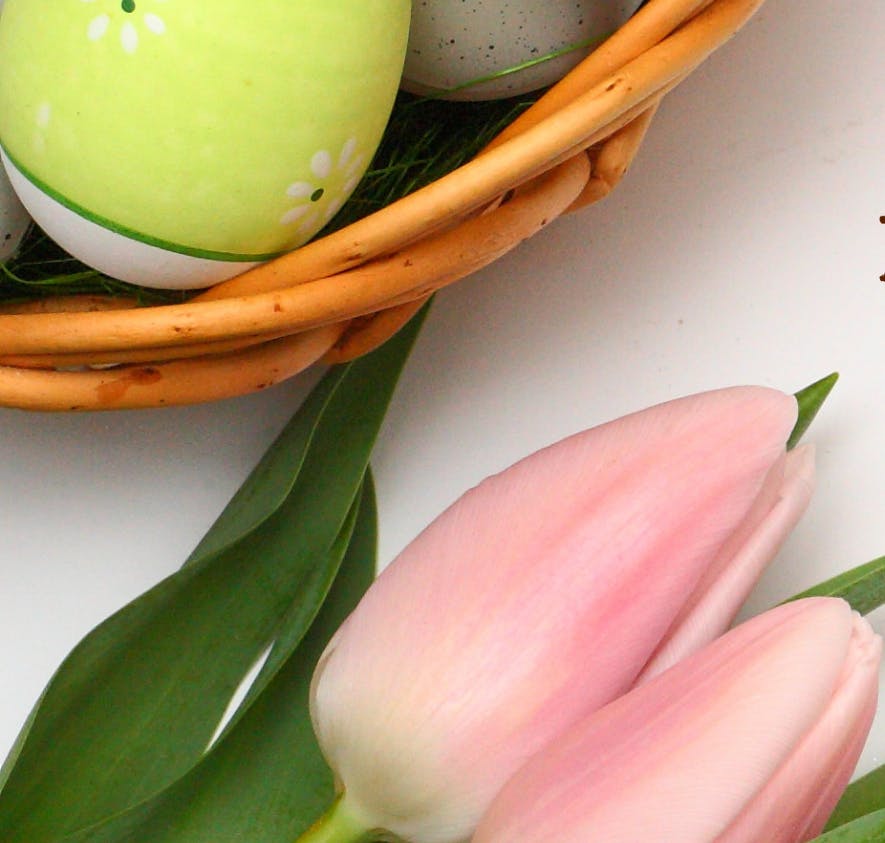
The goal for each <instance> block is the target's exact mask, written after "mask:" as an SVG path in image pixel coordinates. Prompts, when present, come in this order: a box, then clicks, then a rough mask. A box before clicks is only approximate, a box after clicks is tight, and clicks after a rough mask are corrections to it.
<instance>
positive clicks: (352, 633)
mask: <svg viewBox="0 0 885 843" xmlns="http://www.w3.org/2000/svg"><path fill="white" fill-rule="evenodd" d="M796 412H797V410H796V401H795V399H794V398H792V397H791V396H787V395H784V394H783V393H780V392H776V391H774V390H769V389H764V388H761V387H741V388H734V389H726V390H720V391H716V392H709V393H704V394H701V395H697V396H693V397H689V398H684V399H680V400H677V401H672V402H669V403H667V404H662V405H660V406H657V407H653V408H651V409H649V410H645V411H643V412H639V413H635V414H633V415H630V416H627V417H625V418H622V419H619V420H617V421H615V422H612V423H609V424H606V425H603V426H601V427H598V428H595V429H593V430H590V431H587V432H585V433H581V434H578V435H576V436H573V437H571V438H569V439H566V440H564V441H562V442H560V443H558V444H556V445H553V446H551V447H549V448H547V449H545V450H543V451H541V452H539V453H537V454H535V455H533V456H531V457H528V458H527V459H525V460H523V461H521V462H520V463H518V464H516V465H515V466H513V467H512V468H510V469H508V470H507V471H504V472H503V473H501V474H499V475H497V476H495V477H492V478H490V479H488V480H486V481H485V482H483V483H482V484H480V485H479V486H478V487H477V488H475V489H473V490H472V491H470V492H468V493H467V494H466V495H464V496H463V497H462V498H461V499H460V500H459V501H457V502H456V503H455V504H454V505H453V506H452V507H450V508H449V509H448V510H447V511H446V512H445V513H444V514H443V515H442V516H440V517H439V518H438V519H437V520H436V521H434V522H433V523H432V524H431V525H430V526H429V527H428V528H427V529H426V530H425V531H424V532H423V533H422V534H421V535H420V536H419V537H418V538H417V539H416V540H415V541H414V542H413V543H412V544H411V545H409V547H407V548H406V549H405V551H404V552H403V553H402V554H401V555H400V556H399V557H398V558H397V559H396V560H395V561H394V562H393V563H392V564H391V565H390V566H389V567H388V568H387V569H386V570H385V571H384V572H383V573H382V574H381V576H380V577H379V579H378V580H377V581H376V582H375V584H374V585H373V586H372V587H371V588H370V589H369V591H368V593H367V594H366V596H365V598H364V599H363V600H362V601H361V603H360V605H359V606H358V608H357V609H356V611H355V612H354V613H353V614H352V615H351V616H350V617H349V618H348V620H347V621H346V622H345V623H344V624H343V626H342V627H341V629H340V630H339V631H338V633H337V634H336V635H335V637H334V638H333V640H332V642H331V643H330V645H329V647H328V649H327V651H326V653H325V654H324V656H323V658H322V659H321V661H320V664H319V665H318V668H317V671H316V674H315V677H314V684H313V689H312V700H311V704H312V713H313V718H314V725H315V729H316V733H317V736H318V738H319V742H320V745H321V747H322V749H323V752H324V754H325V755H326V758H327V760H328V761H329V764H330V765H331V767H332V769H333V770H334V771H335V774H336V776H337V778H338V781H339V785H340V787H341V790H342V794H343V795H342V798H341V801H340V802H339V805H338V807H337V809H336V810H337V811H338V813H339V818H340V817H341V816H345V817H346V818H347V822H348V823H351V824H353V825H355V826H361V827H364V828H380V829H384V830H386V831H387V832H390V833H392V834H394V835H396V836H398V837H400V838H402V839H404V840H407V841H414V842H415V843H451V841H461V840H465V839H467V838H469V836H470V834H471V833H472V831H473V829H474V827H475V824H476V822H477V821H478V819H479V817H480V815H481V814H482V812H483V811H484V810H485V808H486V807H487V806H488V804H489V803H490V801H491V799H492V798H493V797H494V795H495V794H496V793H497V791H498V790H499V789H500V787H501V786H502V785H503V783H504V782H505V781H506V780H507V779H508V778H509V777H510V776H511V775H512V774H513V773H514V772H515V771H516V770H517V769H518V768H519V767H520V766H521V765H522V763H523V762H524V761H525V760H526V759H527V758H528V757H529V756H531V755H533V754H534V753H536V752H537V751H538V750H540V749H542V748H543V747H544V746H545V745H546V744H548V743H549V742H550V741H551V740H552V739H553V738H555V737H556V736H557V735H558V734H559V733H560V732H562V731H563V730H564V729H566V728H568V727H569V726H571V725H572V724H573V723H575V722H576V721H578V720H580V719H581V718H583V717H586V716H587V715H588V714H589V713H590V712H593V711H595V710H596V709H598V708H600V707H601V706H603V705H605V704H606V703H608V702H610V701H611V700H613V699H615V698H616V697H618V696H620V695H621V694H623V693H624V692H626V691H627V690H628V689H629V688H630V687H631V686H632V685H633V684H634V683H635V682H636V681H637V678H638V677H640V674H642V672H643V671H644V670H646V669H647V670H654V669H658V668H659V667H660V666H661V665H663V664H665V663H667V662H668V661H670V660H672V659H674V658H678V657H680V656H681V655H683V654H685V653H687V652H689V651H691V650H693V649H696V648H697V647H699V646H702V645H703V644H705V643H706V642H707V641H709V640H711V639H712V638H713V637H715V636H716V635H717V634H719V632H721V631H722V629H724V628H725V627H726V626H727V625H728V623H729V622H730V620H731V618H732V617H733V615H734V613H735V612H736V611H737V609H738V607H739V606H740V604H741V602H742V601H743V599H744V597H745V596H746V594H747V592H748V591H749V590H750V588H752V585H753V583H754V582H755V580H756V578H757V577H758V576H759V574H760V573H761V571H762V569H763V567H764V565H765V564H766V563H767V561H768V560H769V559H770V558H771V557H772V556H773V555H774V553H775V551H776V550H777V548H778V546H779V544H780V542H781V541H782V540H783V538H784V537H785V536H786V535H787V533H788V532H789V530H790V529H791V528H792V526H793V525H794V524H795V522H796V520H797V519H798V518H799V516H800V514H801V512H802V510H803V509H804V507H805V504H806V503H807V501H808V497H809V494H810V489H811V477H812V473H813V468H812V454H811V451H810V450H808V449H801V450H797V451H794V452H791V454H790V455H789V456H785V442H786V439H787V437H788V435H789V433H790V431H791V429H792V427H793V424H794V422H795V419H796ZM650 660H651V664H649V662H650ZM647 665H648V668H647V667H646V666H647Z"/></svg>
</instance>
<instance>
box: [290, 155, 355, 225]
mask: <svg viewBox="0 0 885 843" xmlns="http://www.w3.org/2000/svg"><path fill="white" fill-rule="evenodd" d="M357 147H358V141H357V139H356V138H350V139H349V140H347V141H346V142H345V144H344V146H342V147H341V151H340V152H339V153H338V156H337V158H336V157H335V156H334V155H332V153H331V152H329V151H328V150H326V149H321V150H320V151H319V152H316V153H314V155H313V157H312V158H311V159H310V172H311V174H312V176H313V178H312V179H311V180H310V181H296V182H293V183H292V184H290V185H289V187H288V188H286V196H288V197H289V198H290V199H295V200H297V203H298V204H296V205H295V207H293V208H290V209H289V210H288V211H286V213H285V214H283V216H282V218H281V219H280V224H281V225H286V226H289V225H292V226H296V231H297V233H298V235H299V237H301V238H303V239H307V238H308V237H311V236H313V235H314V234H316V232H317V231H319V230H320V229H321V228H322V227H323V226H324V225H325V224H326V223H327V222H329V220H331V219H332V217H334V216H335V214H337V213H338V211H339V210H340V209H341V206H342V205H343V204H344V202H345V201H346V200H347V197H348V196H350V194H351V193H353V191H354V188H356V186H357V184H358V183H359V180H360V178H361V177H362V172H363V170H362V168H363V164H364V163H365V155H364V154H363V153H362V152H360V151H359V150H358V148H357Z"/></svg>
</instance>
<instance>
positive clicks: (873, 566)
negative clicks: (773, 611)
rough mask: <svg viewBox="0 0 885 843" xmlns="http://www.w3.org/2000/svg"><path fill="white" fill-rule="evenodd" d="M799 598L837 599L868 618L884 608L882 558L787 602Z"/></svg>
mask: <svg viewBox="0 0 885 843" xmlns="http://www.w3.org/2000/svg"><path fill="white" fill-rule="evenodd" d="M803 597H841V598H843V599H844V600H847V601H848V602H849V603H850V604H851V607H852V608H853V609H854V610H855V611H857V612H860V613H861V614H862V615H868V614H869V613H870V612H872V611H873V610H874V609H878V608H879V607H880V606H882V605H883V604H885V556H881V557H879V558H878V559H874V560H873V561H872V562H867V563H866V564H865V565H859V566H858V567H857V568H852V569H851V570H850V571H845V572H844V573H841V574H837V575H836V576H835V577H833V578H831V579H829V580H826V581H825V582H822V583H820V584H818V585H815V586H813V587H812V588H809V589H807V590H806V591H803V592H802V593H801V594H797V595H796V596H795V597H791V598H790V599H791V600H799V599H801V598H803Z"/></svg>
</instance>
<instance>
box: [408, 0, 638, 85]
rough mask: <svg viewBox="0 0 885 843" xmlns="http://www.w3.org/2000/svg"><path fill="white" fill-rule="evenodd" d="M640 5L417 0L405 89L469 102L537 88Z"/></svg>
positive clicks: (622, 1) (590, 0) (627, 0)
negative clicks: (517, 68) (515, 69)
mask: <svg viewBox="0 0 885 843" xmlns="http://www.w3.org/2000/svg"><path fill="white" fill-rule="evenodd" d="M640 5H641V0H545V2H543V3H539V2H538V0H415V2H414V3H413V9H412V29H411V33H410V36H409V47H408V53H407V56H406V65H405V72H404V75H403V87H404V88H405V89H406V90H407V91H411V92H413V93H418V94H434V95H439V94H440V93H441V92H445V93H444V94H443V96H444V97H445V98H447V99H468V100H483V99H500V98H504V97H510V96H517V95H519V94H524V93H527V92H528V91H533V90H535V89H537V88H543V87H545V86H547V85H550V84H552V83H553V82H555V81H557V80H558V79H560V78H561V77H562V76H564V75H565V74H566V73H567V72H568V71H569V70H570V69H571V68H572V67H574V66H575V65H576V64H577V63H578V62H579V61H580V60H581V59H582V58H584V56H586V55H587V53H588V52H589V50H590V49H591V46H592V45H591V46H586V45H587V44H588V42H592V43H593V44H595V43H598V42H599V41H601V40H602V39H604V38H605V37H606V36H608V35H609V34H611V33H612V32H614V31H615V30H616V29H617V28H618V27H620V26H621V25H622V24H623V23H624V22H625V21H626V20H627V19H628V18H629V17H630V16H631V15H632V14H633V13H634V12H635V11H636V9H637V8H639V6H640ZM577 45H585V46H577ZM559 51H564V53H563V54H562V55H559V56H557V57H556V58H552V59H549V60H547V61H543V62H541V63H538V64H534V65H532V66H531V67H526V68H524V69H521V70H518V71H516V72H513V73H507V74H506V75H503V76H500V77H498V78H495V79H493V80H489V81H485V82H482V83H480V84H472V83H475V82H476V81H477V80H481V79H485V78H486V77H489V76H492V75H495V74H499V73H501V72H502V71H506V70H509V69H511V68H515V67H519V66H522V65H524V64H526V63H528V62H533V61H535V60H536V59H540V58H543V57H545V56H550V55H551V54H552V53H558V52H559ZM463 86H466V87H463Z"/></svg>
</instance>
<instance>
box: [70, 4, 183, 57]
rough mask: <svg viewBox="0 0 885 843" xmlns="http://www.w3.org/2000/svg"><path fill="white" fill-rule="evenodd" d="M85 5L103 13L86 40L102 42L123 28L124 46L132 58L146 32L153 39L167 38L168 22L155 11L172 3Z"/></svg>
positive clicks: (121, 41)
mask: <svg viewBox="0 0 885 843" xmlns="http://www.w3.org/2000/svg"><path fill="white" fill-rule="evenodd" d="M80 2H81V3H87V4H89V5H95V6H97V7H99V8H101V9H102V11H99V12H98V14H96V15H95V16H94V17H93V18H92V19H91V20H90V21H89V24H88V25H87V27H86V37H87V38H88V39H89V40H90V41H101V39H102V38H104V37H105V36H107V35H109V34H111V33H114V32H117V27H116V25H117V24H119V27H120V28H119V38H120V46H121V47H122V48H123V50H124V51H125V52H127V53H129V54H132V53H134V52H135V51H136V50H137V49H138V45H139V43H140V42H141V35H142V30H144V31H145V32H147V33H149V34H152V35H163V34H164V33H165V32H166V22H165V21H164V20H163V18H162V17H161V16H160V15H159V14H157V11H156V10H154V9H153V7H155V6H156V5H157V4H159V5H160V6H162V5H163V4H165V3H167V2H168V0H80Z"/></svg>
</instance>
